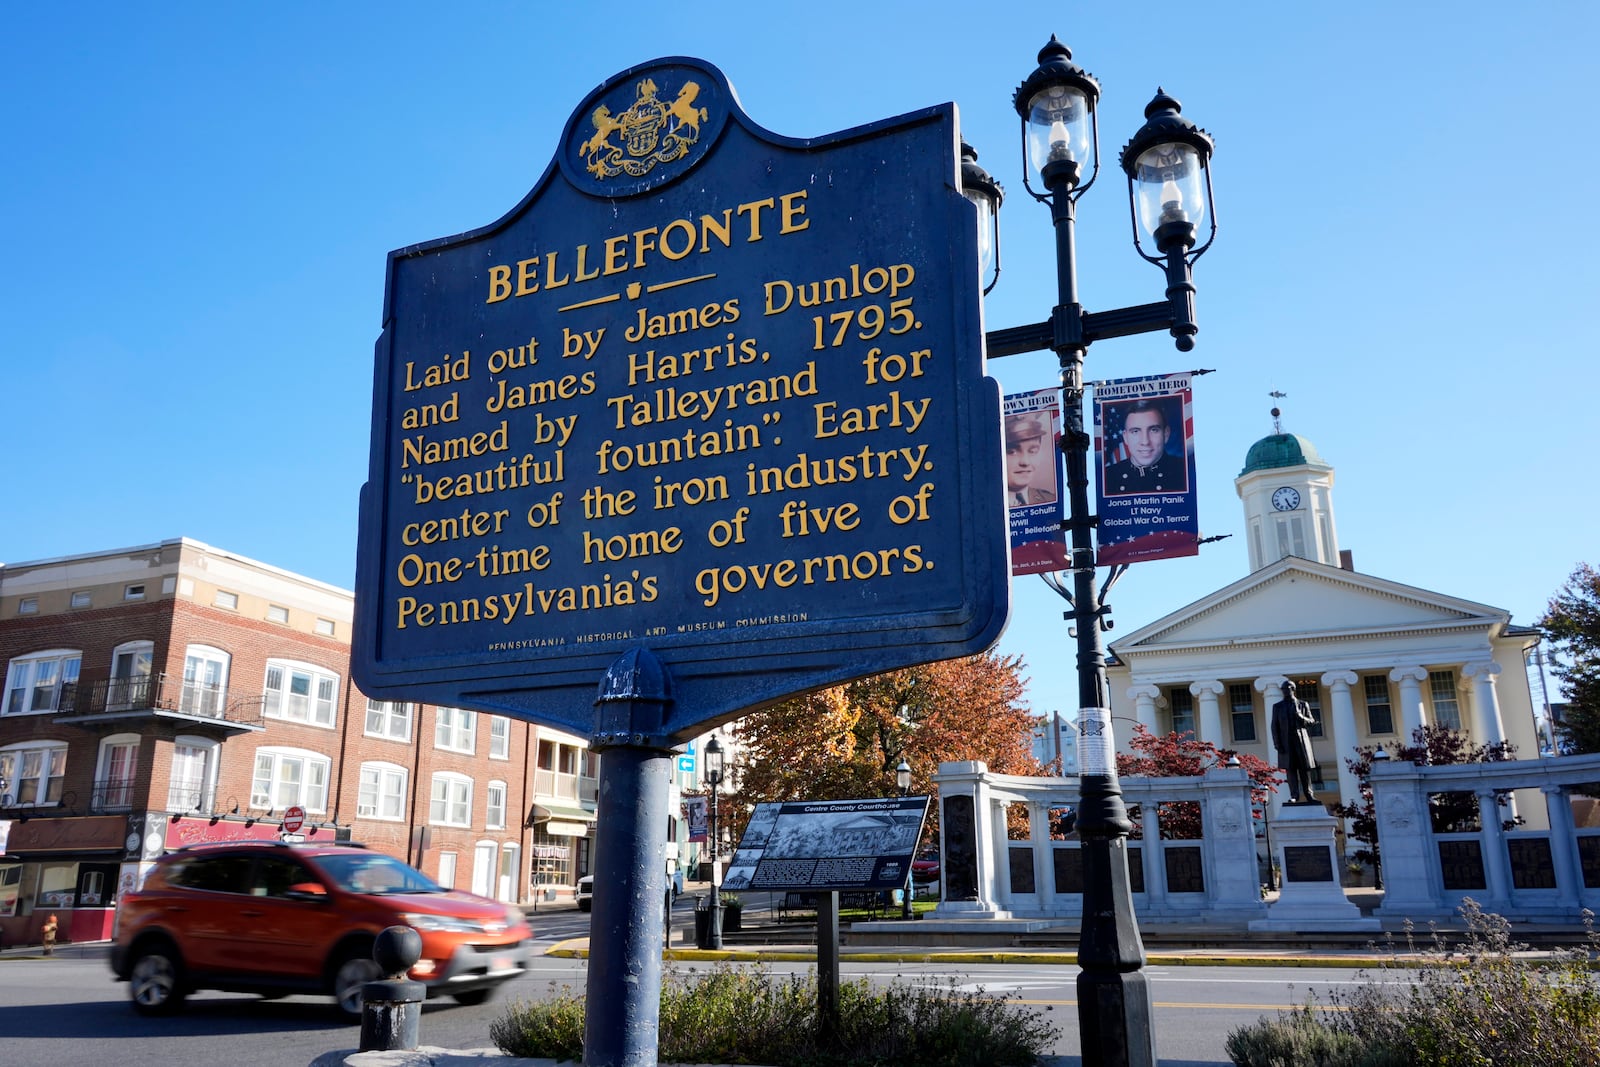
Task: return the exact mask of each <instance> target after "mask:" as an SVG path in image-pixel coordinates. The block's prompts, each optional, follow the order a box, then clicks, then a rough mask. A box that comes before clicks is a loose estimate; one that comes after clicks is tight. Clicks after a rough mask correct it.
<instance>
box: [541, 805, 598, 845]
mask: <svg viewBox="0 0 1600 1067" xmlns="http://www.w3.org/2000/svg"><path fill="white" fill-rule="evenodd" d="M594 821H595V820H594V812H592V811H589V810H588V809H587V808H580V807H578V806H577V805H576V804H550V803H545V802H544V801H540V802H538V803H536V804H534V806H533V808H532V810H530V811H529V812H528V825H529V826H532V827H534V828H535V829H538V830H543V831H544V832H545V833H547V834H549V835H551V836H552V837H584V836H586V835H587V834H588V833H589V828H590V827H591V826H593V825H594Z"/></svg>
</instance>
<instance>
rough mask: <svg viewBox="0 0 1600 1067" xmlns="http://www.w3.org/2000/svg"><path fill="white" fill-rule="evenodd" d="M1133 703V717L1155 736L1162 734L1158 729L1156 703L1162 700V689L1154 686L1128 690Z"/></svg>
mask: <svg viewBox="0 0 1600 1067" xmlns="http://www.w3.org/2000/svg"><path fill="white" fill-rule="evenodd" d="M1128 699H1129V700H1132V701H1133V716H1134V718H1136V719H1138V720H1139V722H1140V723H1141V724H1143V726H1144V728H1145V729H1146V730H1149V731H1150V732H1151V733H1153V734H1159V733H1162V731H1161V730H1159V729H1157V728H1156V702H1157V701H1158V700H1160V699H1161V689H1160V688H1159V687H1157V686H1153V685H1136V686H1134V687H1133V688H1131V689H1129V690H1128Z"/></svg>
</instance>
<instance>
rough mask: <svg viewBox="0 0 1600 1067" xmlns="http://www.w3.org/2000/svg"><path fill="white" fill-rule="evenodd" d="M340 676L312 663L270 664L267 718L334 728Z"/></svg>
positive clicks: (270, 662)
mask: <svg viewBox="0 0 1600 1067" xmlns="http://www.w3.org/2000/svg"><path fill="white" fill-rule="evenodd" d="M338 692H339V676H338V675H337V674H334V673H333V672H332V671H328V670H325V669H323V668H321V667H314V666H312V665H311V664H309V663H293V662H290V661H289V660H268V661H267V681H266V687H265V693H266V706H265V711H266V716H267V718H269V719H288V720H289V721H291V722H303V723H308V724H310V725H312V726H326V727H328V728H329V729H332V728H333V720H334V712H335V710H336V698H337V695H338Z"/></svg>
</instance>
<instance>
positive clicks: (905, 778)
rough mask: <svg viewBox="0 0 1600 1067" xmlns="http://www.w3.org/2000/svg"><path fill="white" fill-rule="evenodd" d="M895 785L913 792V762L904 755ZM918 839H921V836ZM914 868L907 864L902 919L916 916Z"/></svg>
mask: <svg viewBox="0 0 1600 1067" xmlns="http://www.w3.org/2000/svg"><path fill="white" fill-rule="evenodd" d="M894 787H895V788H896V789H898V790H900V795H901V796H906V795H907V794H908V793H910V792H911V764H909V763H907V762H906V758H905V757H904V756H901V757H900V764H899V766H897V767H895V769H894ZM918 840H920V836H919V839H918ZM916 858H917V842H916V841H913V842H912V844H911V859H912V860H913V861H915V860H916ZM912 870H913V868H912V866H911V864H909V863H908V864H906V890H905V892H904V893H902V894H901V895H900V917H901V918H902V919H911V918H915V912H913V911H912V908H911V894H912V892H913V890H914V888H915V887H914V884H913V882H912V881H911V872H912Z"/></svg>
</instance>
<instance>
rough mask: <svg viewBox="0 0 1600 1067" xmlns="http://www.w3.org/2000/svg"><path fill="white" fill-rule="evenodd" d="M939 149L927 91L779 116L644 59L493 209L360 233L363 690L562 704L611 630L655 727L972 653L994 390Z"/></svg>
mask: <svg viewBox="0 0 1600 1067" xmlns="http://www.w3.org/2000/svg"><path fill="white" fill-rule="evenodd" d="M958 147H959V135H958V131H957V125H956V114H955V109H954V106H953V105H948V104H946V105H942V106H938V107H932V108H928V109H926V110H924V111H920V112H916V113H913V114H909V115H904V116H901V117H898V118H894V119H888V120H885V121H882V122H877V123H874V124H872V125H868V126H863V127H860V128H857V129H854V130H849V131H846V132H843V133H839V134H835V135H832V136H828V137H821V138H815V139H797V138H789V137H782V136H778V135H776V134H772V133H769V132H767V131H765V130H762V129H761V128H759V127H758V126H756V125H755V124H754V123H753V122H752V121H751V120H750V119H749V118H748V117H747V116H746V115H745V114H744V113H743V111H742V110H741V108H740V107H739V104H738V102H737V100H736V98H735V96H734V94H733V91H732V89H731V87H730V86H729V85H728V83H727V81H726V79H725V78H724V77H723V75H722V73H721V72H720V71H718V70H717V69H716V68H714V67H712V66H710V65H709V64H707V63H705V62H703V61H701V60H697V59H690V58H685V57H675V58H668V59H662V60H657V61H655V62H652V63H648V64H644V65H641V66H639V67H635V68H632V69H630V70H628V71H624V72H623V73H621V74H619V75H617V76H616V77H615V78H613V79H611V80H609V81H607V82H606V83H605V84H603V85H602V86H600V87H599V88H598V89H596V90H595V91H594V92H593V93H591V94H590V95H589V96H588V97H587V98H586V99H584V100H583V101H582V102H581V103H580V104H579V105H578V107H577V109H576V111H575V112H574V113H573V115H572V117H571V119H570V120H569V122H568V124H567V127H566V130H565V131H564V133H563V134H562V136H561V140H560V143H559V146H558V149H557V152H556V157H555V160H554V161H553V162H552V163H551V164H550V166H549V168H548V169H547V170H546V171H545V173H544V175H543V177H541V178H540V179H539V181H538V183H537V184H536V185H535V186H534V187H533V190H532V191H531V192H530V193H529V194H528V195H527V197H526V198H525V199H524V200H523V201H522V202H521V203H520V204H518V205H517V206H516V207H515V208H513V209H512V210H511V211H510V212H509V213H508V214H507V215H506V216H505V217H504V218H502V219H500V220H499V221H498V222H495V223H492V224H490V225H488V226H486V227H484V228H482V229H479V230H475V231H472V232H470V233H466V234H462V235H460V236H456V237H449V238H445V239H442V240H437V241H431V242H428V243H425V244H419V245H415V246H413V247H409V248H404V249H401V250H399V251H396V252H394V253H392V254H391V255H390V257H389V265H388V284H387V293H386V299H385V308H384V328H383V334H382V336H381V337H380V338H379V341H378V344H377V349H376V371H375V376H374V393H373V429H372V449H371V458H370V466H369V473H368V480H367V484H366V485H365V487H364V489H363V492H362V500H361V505H362V506H361V535H360V536H361V542H360V551H359V561H358V574H357V583H356V586H357V622H356V640H355V667H354V671H355V677H356V681H357V682H358V684H359V685H360V687H361V689H362V691H363V692H365V693H366V694H367V695H368V696H370V697H374V698H378V699H384V698H398V699H407V700H425V701H429V702H434V703H442V704H461V705H465V706H469V707H477V708H488V709H495V710H504V711H507V712H509V713H512V714H516V715H520V716H523V717H525V718H529V719H533V720H536V721H542V722H546V723H550V724H552V725H556V726H562V727H566V728H569V729H576V730H579V731H580V732H582V731H586V730H587V729H588V728H589V727H590V726H591V725H592V719H593V708H592V705H593V702H594V699H595V692H596V687H597V685H598V684H599V682H600V679H601V677H602V676H603V674H604V672H605V671H606V669H607V667H608V666H610V665H611V664H613V663H615V662H616V661H617V660H618V658H619V657H620V656H622V655H623V654H624V653H626V652H628V651H630V650H633V649H637V648H644V649H647V650H648V651H649V652H650V653H651V654H652V655H653V656H654V657H656V658H657V659H658V660H659V661H660V662H661V663H662V664H663V665H664V666H665V667H666V670H667V672H668V675H669V680H670V688H671V705H670V709H669V712H668V721H667V724H666V733H667V734H669V735H671V736H672V737H674V738H681V737H686V736H689V735H691V734H692V733H694V732H696V731H698V730H700V729H703V728H704V727H705V726H706V725H709V724H711V723H714V722H718V721H722V720H724V719H727V718H730V717H732V716H733V715H735V714H739V713H742V712H744V711H747V710H750V709H752V708H754V707H758V706H761V705H763V704H765V703H770V702H772V701H774V700H778V699H782V698H785V697H787V696H791V695H794V694H796V693H799V692H804V691H806V690H809V689H813V688H817V687H819V686H822V685H827V684H833V683H837V682H841V681H845V680H848V679H850V678H854V677H859V676H862V675H866V674H871V673H877V672H880V671H884V670H889V669H894V668H898V667H904V666H910V665H913V664H916V663H922V662H928V661H932V660H936V659H943V658H948V657H951V656H956V655H962V654H968V653H973V652H978V651H981V650H983V649H985V648H987V647H989V646H990V645H991V644H992V643H993V642H994V641H995V639H996V638H997V637H998V636H999V633H1000V630H1001V628H1002V626H1003V624H1004V620H1005V615H1006V608H1007V594H1006V588H1007V584H1006V583H1007V548H1006V544H1007V542H1006V525H1005V503H1004V496H1003V490H1002V488H1001V456H1002V450H1001V443H1000V415H999V391H998V389H997V387H996V386H995V384H994V382H993V381H992V380H990V379H987V378H986V377H985V376H984V373H983V354H982V335H981V324H980V316H979V310H978V299H979V295H978V268H977V263H978V258H977V251H976V214H975V212H974V210H973V208H972V206H971V205H970V204H969V203H968V202H967V201H966V200H965V199H964V197H963V196H962V195H961V190H960V187H959V177H958V175H959V169H958V158H959V152H958Z"/></svg>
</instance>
